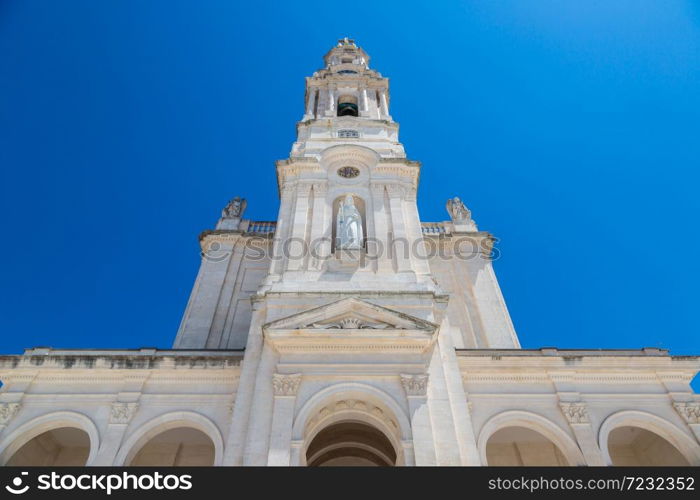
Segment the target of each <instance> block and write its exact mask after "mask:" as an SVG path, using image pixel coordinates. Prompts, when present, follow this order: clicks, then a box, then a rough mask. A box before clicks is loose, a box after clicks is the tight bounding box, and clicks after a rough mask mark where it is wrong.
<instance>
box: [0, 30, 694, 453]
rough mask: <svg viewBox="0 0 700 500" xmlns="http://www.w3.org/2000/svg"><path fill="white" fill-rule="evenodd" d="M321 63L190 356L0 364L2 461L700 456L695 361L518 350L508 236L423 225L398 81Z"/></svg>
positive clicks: (217, 257) (196, 300) (360, 62)
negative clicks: (505, 256)
mask: <svg viewBox="0 0 700 500" xmlns="http://www.w3.org/2000/svg"><path fill="white" fill-rule="evenodd" d="M324 61H325V67H324V68H323V69H321V70H319V71H317V72H316V73H314V74H313V76H311V77H308V78H307V79H306V96H305V106H304V110H305V112H304V115H303V118H302V120H301V121H300V122H299V123H298V124H297V140H296V142H295V143H294V144H293V146H292V151H291V154H290V157H289V158H288V159H286V160H281V161H278V162H277V165H276V167H277V180H278V189H279V196H280V209H279V214H278V217H277V221H263V222H261V221H251V220H249V219H246V218H244V211H245V209H246V202H245V200H243V199H241V198H234V199H233V200H231V202H229V204H228V205H227V206H226V207H225V208H224V210H223V212H222V216H221V218H220V219H219V222H218V224H217V225H216V229H214V230H212V231H205V232H204V233H202V235H201V236H200V243H201V247H202V262H201V267H200V270H199V273H198V276H197V279H196V282H195V285H194V287H193V290H192V294H191V296H190V299H189V302H188V305H187V308H186V310H185V313H184V316H183V319H182V323H181V326H180V329H179V332H178V334H177V337H176V339H175V343H174V346H173V349H168V350H159V349H135V350H124V351H90V350H71V351H66V350H54V349H48V348H36V349H28V350H27V351H25V353H24V354H23V355H21V356H2V357H0V380H2V382H3V384H4V385H3V386H2V388H1V389H0V464H13V465H39V464H41V465H77V464H81V463H87V464H88V465H110V464H114V465H173V464H174V465H208V464H214V465H681V464H693V465H698V464H700V445H699V444H698V439H699V438H700V420H699V419H700V400H699V399H698V395H696V394H695V393H693V391H692V389H691V388H690V385H689V384H690V381H691V380H692V378H693V377H694V376H695V374H696V373H697V372H698V369H699V368H700V363H699V362H698V358H697V357H693V356H680V357H674V356H670V355H669V354H668V352H667V351H663V350H659V349H648V348H647V349H642V350H592V351H591V350H559V349H556V348H543V349H537V350H526V349H521V348H520V345H519V342H518V338H517V336H516V334H515V331H514V329H513V326H512V323H511V320H510V316H509V314H508V311H507V308H506V306H505V303H504V300H503V297H502V295H501V292H500V289H499V287H498V283H497V281H496V278H495V275H494V272H493V268H492V261H491V259H492V244H493V238H492V237H491V235H489V234H488V233H485V232H481V231H479V230H478V229H477V227H476V224H475V223H474V221H473V220H472V218H471V213H470V212H469V210H468V209H467V208H466V207H465V206H464V204H463V203H462V201H461V200H460V199H459V198H457V197H455V198H452V199H450V200H448V201H447V211H448V213H449V215H450V220H449V221H445V222H429V223H425V222H421V220H420V217H419V214H418V210H417V205H416V189H417V186H418V180H419V176H420V175H419V174H420V169H421V166H420V164H419V163H418V162H415V161H411V160H409V159H407V158H406V154H405V152H404V148H403V146H402V144H401V143H400V142H399V138H398V124H397V123H396V122H394V121H393V119H392V117H391V115H390V109H389V105H390V99H389V87H388V80H387V79H386V78H384V77H382V76H381V75H380V74H379V73H378V72H377V71H375V70H372V69H370V68H369V56H368V55H367V54H366V53H365V52H364V50H362V49H361V48H359V47H358V46H357V45H356V44H355V43H354V42H353V41H352V40H349V39H347V38H345V39H342V40H340V41H339V42H338V44H337V45H336V46H335V47H333V48H332V49H331V50H330V51H329V52H328V54H326V56H325V58H324ZM427 173H428V174H429V170H428V172H427ZM562 335H563V337H564V338H565V337H566V332H562ZM567 341H568V340H567ZM46 449H50V450H52V451H51V453H50V454H49V455H47V454H46V453H45V452H44V450H46ZM47 456H49V458H46V457H47Z"/></svg>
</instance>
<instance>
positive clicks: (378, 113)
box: [261, 38, 440, 296]
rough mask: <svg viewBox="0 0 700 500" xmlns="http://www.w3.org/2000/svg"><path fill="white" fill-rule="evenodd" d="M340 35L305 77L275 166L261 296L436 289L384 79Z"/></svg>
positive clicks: (413, 182)
mask: <svg viewBox="0 0 700 500" xmlns="http://www.w3.org/2000/svg"><path fill="white" fill-rule="evenodd" d="M369 60H370V58H369V55H368V54H367V53H366V52H365V51H364V50H362V49H361V48H359V47H358V46H357V45H356V44H355V42H354V41H353V40H350V39H348V38H343V39H341V40H339V41H338V43H337V45H336V46H335V47H333V48H332V49H331V50H330V51H329V52H328V53H327V54H326V56H325V57H324V61H325V63H326V66H325V68H323V69H320V70H318V71H316V72H315V73H314V74H313V75H312V76H311V77H308V78H307V79H306V95H305V102H306V112H305V114H304V116H303V118H302V120H301V121H300V122H299V123H298V124H297V140H296V142H295V143H294V145H293V146H292V151H291V153H290V156H289V158H288V159H285V160H281V161H278V162H277V179H278V187H279V192H280V198H281V202H280V210H279V215H278V219H277V227H276V231H275V236H274V244H273V251H272V253H273V256H274V257H275V258H274V259H273V262H272V263H271V265H270V270H269V274H268V276H267V278H266V279H265V283H264V286H263V287H262V289H261V292H263V293H264V292H267V291H275V292H283V291H287V290H299V289H304V290H305V291H309V292H310V291H318V292H322V291H329V290H331V289H332V290H334V291H336V292H337V291H341V289H342V291H344V292H352V291H354V292H356V291H360V290H365V291H368V290H373V291H376V292H379V291H390V290H394V291H396V290H402V291H414V292H418V291H420V292H425V293H432V294H435V295H436V296H437V295H440V292H439V289H438V288H437V287H436V286H435V284H434V282H433V280H432V279H430V270H429V266H428V263H427V261H426V259H425V254H426V250H425V247H424V245H423V235H422V231H421V224H420V219H419V216H418V211H417V208H416V189H417V187H418V178H419V174H420V164H419V163H418V162H415V161H411V160H409V159H408V158H406V154H405V151H404V148H403V145H402V144H401V143H400V142H399V137H398V133H399V126H398V124H397V123H396V122H394V121H393V119H392V118H391V115H390V114H389V81H388V79H387V78H384V77H383V76H382V75H381V74H380V73H379V72H377V71H375V70H373V69H370V68H369ZM344 200H350V202H351V204H352V205H353V206H354V207H355V208H356V209H357V212H358V217H359V227H358V229H359V232H360V233H361V234H362V235H363V239H362V244H361V245H360V247H359V248H357V251H354V252H348V251H340V250H344V249H346V246H344V245H339V242H340V239H339V236H340V235H339V233H338V227H339V224H341V225H342V220H339V219H338V213H339V211H340V212H341V214H342V212H343V210H342V206H343V201H344Z"/></svg>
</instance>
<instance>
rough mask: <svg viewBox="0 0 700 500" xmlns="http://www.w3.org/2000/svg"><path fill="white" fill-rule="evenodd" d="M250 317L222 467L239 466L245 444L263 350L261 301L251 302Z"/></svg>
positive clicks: (263, 319)
mask: <svg viewBox="0 0 700 500" xmlns="http://www.w3.org/2000/svg"><path fill="white" fill-rule="evenodd" d="M252 306H253V315H252V318H251V321H250V329H249V330H248V343H247V345H246V349H245V357H244V358H243V364H242V366H241V378H240V379H239V381H238V390H237V392H236V399H235V401H234V403H233V413H232V415H231V426H230V428H229V432H228V437H227V438H226V446H225V447H224V460H223V464H222V465H243V452H244V450H245V444H246V431H247V429H248V422H249V421H250V413H251V407H252V405H253V398H254V396H255V380H256V376H257V372H258V365H259V363H260V357H261V353H262V349H263V336H262V324H263V323H264V321H265V312H266V311H265V307H264V302H262V300H259V299H258V300H253V301H252Z"/></svg>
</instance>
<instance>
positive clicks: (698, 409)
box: [673, 401, 700, 424]
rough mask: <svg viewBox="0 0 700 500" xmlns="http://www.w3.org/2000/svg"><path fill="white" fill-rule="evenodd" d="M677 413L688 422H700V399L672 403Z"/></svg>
mask: <svg viewBox="0 0 700 500" xmlns="http://www.w3.org/2000/svg"><path fill="white" fill-rule="evenodd" d="M673 407H674V408H675V409H676V411H677V412H678V414H679V415H680V416H681V417H683V420H685V421H686V422H687V423H689V424H700V401H687V402H685V403H673Z"/></svg>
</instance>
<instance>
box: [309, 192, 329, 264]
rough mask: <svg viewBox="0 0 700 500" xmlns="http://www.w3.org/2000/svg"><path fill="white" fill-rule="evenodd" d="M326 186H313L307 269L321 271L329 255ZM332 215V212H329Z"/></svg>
mask: <svg viewBox="0 0 700 500" xmlns="http://www.w3.org/2000/svg"><path fill="white" fill-rule="evenodd" d="M327 190H328V186H327V185H326V184H325V183H318V184H314V186H313V191H314V196H313V198H314V204H313V209H312V215H311V235H310V237H309V266H308V267H309V269H313V270H316V271H321V270H323V265H324V263H325V261H326V260H327V259H328V256H329V255H330V253H331V235H330V232H329V231H328V229H329V227H330V224H329V221H328V220H326V213H327V212H328V210H327V209H328V205H329V202H328V200H327V198H326V196H327ZM331 213H332V212H331Z"/></svg>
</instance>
